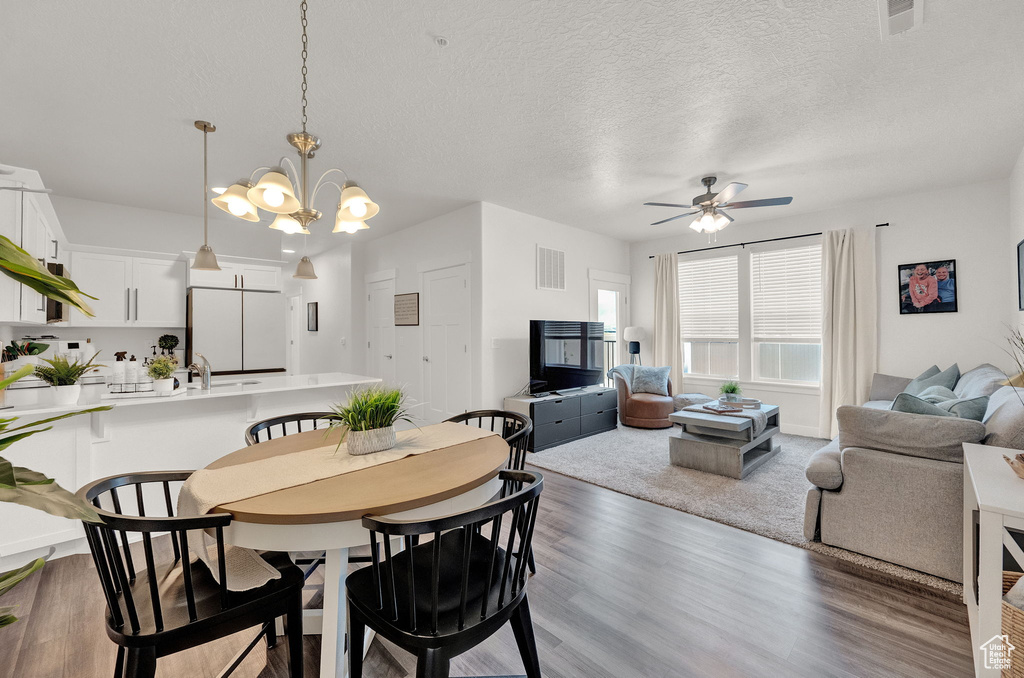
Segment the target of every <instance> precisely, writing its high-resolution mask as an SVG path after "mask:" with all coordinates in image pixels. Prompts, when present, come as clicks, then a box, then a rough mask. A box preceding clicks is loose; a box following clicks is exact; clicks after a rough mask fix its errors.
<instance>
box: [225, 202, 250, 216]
mask: <svg viewBox="0 0 1024 678" xmlns="http://www.w3.org/2000/svg"><path fill="white" fill-rule="evenodd" d="M228 211H229V212H231V213H232V214H234V215H235V216H236V217H240V216H242V215H243V214H245V213H246V212H248V211H249V209H248V208H247V207H246V206H245V203H243V202H242V201H241V200H230V201H228Z"/></svg>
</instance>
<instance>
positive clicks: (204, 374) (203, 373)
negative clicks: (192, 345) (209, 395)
mask: <svg viewBox="0 0 1024 678" xmlns="http://www.w3.org/2000/svg"><path fill="white" fill-rule="evenodd" d="M192 353H194V354H195V356H196V357H197V358H199V359H201V360H202V361H203V364H202V365H197V364H196V363H192V364H191V365H189V366H188V372H189V374H192V373H193V372H195V373H196V374H197V375H198V376H199V378H200V379H202V381H203V386H202V389H203V390H204V391H209V390H210V372H211V371H212V368H211V367H210V361H209V360H207V359H206V356H204V355H203V354H202V353H198V352H196V351H193V352H192Z"/></svg>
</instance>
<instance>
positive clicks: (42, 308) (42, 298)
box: [36, 259, 46, 313]
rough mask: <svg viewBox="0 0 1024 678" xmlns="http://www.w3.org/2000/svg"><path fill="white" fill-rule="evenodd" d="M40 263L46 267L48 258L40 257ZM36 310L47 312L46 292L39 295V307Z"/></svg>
mask: <svg viewBox="0 0 1024 678" xmlns="http://www.w3.org/2000/svg"><path fill="white" fill-rule="evenodd" d="M39 263H40V264H42V265H43V268H46V260H45V259H40V260H39ZM36 310H37V311H42V312H43V313H45V312H46V295H45V294H40V295H39V308H37V309H36Z"/></svg>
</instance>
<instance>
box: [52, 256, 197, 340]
mask: <svg viewBox="0 0 1024 678" xmlns="http://www.w3.org/2000/svg"><path fill="white" fill-rule="evenodd" d="M70 275H71V278H72V279H73V280H74V281H75V284H76V285H78V287H79V288H80V289H81V290H83V291H84V292H87V293H88V294H91V295H92V296H94V297H97V300H96V301H92V300H89V299H86V301H88V302H89V304H90V305H91V306H92V308H93V311H95V313H96V316H95V317H93V318H88V317H86V316H85V315H83V314H82V313H79V312H77V311H73V312H72V316H71V324H72V325H74V326H95V327H183V326H184V324H185V262H183V261H175V260H170V259H148V258H143V257H126V256H122V255H118V254H99V253H94V252H73V253H72V255H71V266H70Z"/></svg>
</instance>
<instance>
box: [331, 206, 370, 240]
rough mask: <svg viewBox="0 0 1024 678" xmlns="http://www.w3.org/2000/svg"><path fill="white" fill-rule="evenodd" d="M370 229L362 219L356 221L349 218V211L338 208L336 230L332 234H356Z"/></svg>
mask: <svg viewBox="0 0 1024 678" xmlns="http://www.w3.org/2000/svg"><path fill="white" fill-rule="evenodd" d="M367 228H369V226H367V225H366V222H364V221H363V220H362V219H354V218H352V217H349V216H348V211H347V210H344V209H342V208H341V206H340V205H339V206H338V213H337V214H336V215H335V217H334V230H333V231H331V233H355V232H356V231H362V230H365V229H367Z"/></svg>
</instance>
